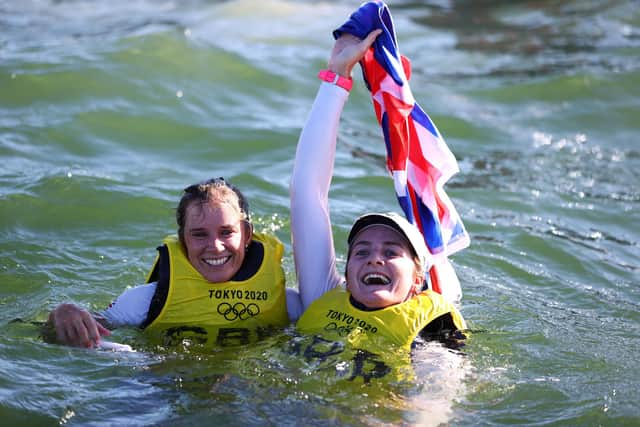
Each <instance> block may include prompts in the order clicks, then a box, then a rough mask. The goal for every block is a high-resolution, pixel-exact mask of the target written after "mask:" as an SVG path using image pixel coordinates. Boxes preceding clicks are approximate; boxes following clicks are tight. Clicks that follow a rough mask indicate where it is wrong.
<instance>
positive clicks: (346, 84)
mask: <svg viewBox="0 0 640 427" xmlns="http://www.w3.org/2000/svg"><path fill="white" fill-rule="evenodd" d="M318 78H319V79H320V80H322V81H325V82H329V83H333V84H334V85H336V86H340V87H341V88H342V89H344V90H346V91H347V92H349V91H350V90H351V87H352V86H353V80H351V79H347V78H346V77H342V76H341V75H340V74H336V73H334V72H333V71H331V70H320V72H319V73H318Z"/></svg>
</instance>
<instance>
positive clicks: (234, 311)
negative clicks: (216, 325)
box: [218, 302, 260, 322]
mask: <svg viewBox="0 0 640 427" xmlns="http://www.w3.org/2000/svg"><path fill="white" fill-rule="evenodd" d="M259 313H260V307H258V305H257V304H254V303H251V304H249V305H247V306H245V305H244V304H243V303H241V302H237V303H235V304H233V305H231V304H229V303H228V302H222V303H220V304H218V314H219V315H221V316H223V317H224V318H225V319H226V320H228V321H229V322H232V321H234V320H236V319H240V320H247V319H249V318H250V317H255V316H257V315H258V314H259Z"/></svg>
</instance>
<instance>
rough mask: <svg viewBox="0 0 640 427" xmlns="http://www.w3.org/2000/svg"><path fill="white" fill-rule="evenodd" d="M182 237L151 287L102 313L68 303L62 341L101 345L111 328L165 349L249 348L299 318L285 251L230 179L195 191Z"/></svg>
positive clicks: (168, 246) (167, 243) (188, 193)
mask: <svg viewBox="0 0 640 427" xmlns="http://www.w3.org/2000/svg"><path fill="white" fill-rule="evenodd" d="M176 222H177V225H178V233H177V236H176V235H172V236H168V237H166V238H165V239H164V241H163V244H162V245H161V246H160V247H158V257H157V259H156V262H155V263H154V265H153V267H152V269H151V272H150V273H149V275H148V278H147V284H145V285H141V286H136V287H134V288H131V289H127V290H125V291H124V292H123V293H122V294H121V295H120V296H119V297H118V298H117V299H116V300H115V301H114V302H113V303H112V304H110V305H109V307H108V308H107V309H106V310H103V311H102V312H100V313H93V314H92V313H89V312H88V311H86V310H84V309H82V308H80V307H78V306H76V305H74V304H62V305H60V306H58V307H57V308H56V309H54V310H53V311H52V312H51V314H50V315H49V320H48V325H49V327H51V328H53V329H54V331H55V336H56V340H57V342H59V343H62V344H67V345H71V346H79V347H96V346H100V345H101V337H102V336H105V335H109V329H107V328H116V327H119V326H135V327H140V328H143V329H145V330H147V331H149V332H151V333H153V334H156V335H159V336H160V338H161V341H162V342H163V343H165V344H172V343H177V342H180V341H181V340H182V339H183V338H186V337H188V338H189V339H191V340H194V341H195V342H198V343H201V344H214V345H233V344H244V343H248V342H251V341H254V340H255V339H257V338H259V337H260V336H263V335H265V334H267V333H268V332H269V330H270V329H271V328H274V327H282V326H286V325H288V324H289V322H290V321H291V320H295V319H297V318H298V317H299V315H300V313H301V311H302V308H301V305H300V298H299V295H298V292H297V291H296V290H294V289H287V288H286V287H285V277H284V272H283V269H282V262H281V260H282V255H283V253H284V246H283V245H282V243H281V242H280V241H279V240H278V239H277V238H276V237H274V236H270V235H267V234H263V233H257V232H254V230H253V225H252V223H251V218H250V214H249V206H248V203H247V200H246V199H245V197H244V195H243V194H242V193H241V192H240V190H238V189H237V188H236V187H235V186H233V185H232V184H230V183H229V182H227V181H226V180H224V179H223V178H215V179H211V180H208V181H205V182H202V183H199V184H194V185H191V186H189V187H187V188H185V190H184V191H183V193H182V197H181V199H180V202H179V203H178V208H177V211H176Z"/></svg>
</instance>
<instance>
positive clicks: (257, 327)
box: [146, 233, 289, 346]
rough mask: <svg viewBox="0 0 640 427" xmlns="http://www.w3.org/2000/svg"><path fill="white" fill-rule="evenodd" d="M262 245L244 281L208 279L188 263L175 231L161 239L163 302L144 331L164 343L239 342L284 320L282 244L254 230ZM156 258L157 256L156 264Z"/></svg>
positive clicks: (245, 340) (251, 338)
mask: <svg viewBox="0 0 640 427" xmlns="http://www.w3.org/2000/svg"><path fill="white" fill-rule="evenodd" d="M253 240H254V243H255V242H257V243H259V244H260V245H262V247H263V248H264V254H263V255H264V256H263V259H262V263H261V264H260V266H259V268H258V270H257V272H256V273H255V274H253V275H252V276H251V277H250V278H248V279H247V280H244V281H227V282H221V283H211V282H209V281H207V280H206V279H205V278H204V277H202V275H201V274H200V273H198V271H197V270H196V269H195V268H194V267H193V266H192V265H191V263H190V262H189V259H188V258H187V256H186V253H185V251H184V249H183V247H182V244H181V243H180V242H179V240H178V238H177V236H169V237H167V238H165V239H164V241H163V243H164V245H165V246H166V248H167V249H168V254H169V288H168V293H167V297H166V301H165V303H164V306H163V307H162V309H161V311H160V313H159V314H158V316H157V317H156V318H155V319H154V320H153V321H152V322H151V323H150V324H149V326H148V327H147V328H146V331H149V332H150V333H151V334H160V335H161V339H162V342H163V344H165V345H175V344H178V343H180V342H182V341H183V340H185V339H186V340H191V341H192V342H194V343H197V344H206V345H220V346H228V345H238V344H246V343H249V342H252V341H255V340H257V339H259V338H261V337H262V336H266V335H268V334H269V333H270V332H271V330H272V329H273V328H277V327H282V326H286V325H287V324H288V323H289V317H288V314H287V304H286V291H285V278H284V271H283V269H282V263H281V261H282V255H283V253H284V246H283V245H282V243H281V242H280V241H279V240H278V239H277V238H275V237H273V236H269V235H266V234H262V233H254V236H253ZM157 263H158V261H156V266H157Z"/></svg>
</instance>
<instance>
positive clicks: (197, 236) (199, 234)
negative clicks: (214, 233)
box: [190, 230, 208, 239]
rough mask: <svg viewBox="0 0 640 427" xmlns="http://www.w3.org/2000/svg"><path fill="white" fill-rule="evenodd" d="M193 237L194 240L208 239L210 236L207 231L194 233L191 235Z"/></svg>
mask: <svg viewBox="0 0 640 427" xmlns="http://www.w3.org/2000/svg"><path fill="white" fill-rule="evenodd" d="M190 234H191V237H193V238H194V239H206V238H207V236H208V234H207V232H205V231H199V230H197V231H192V232H191V233H190Z"/></svg>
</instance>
